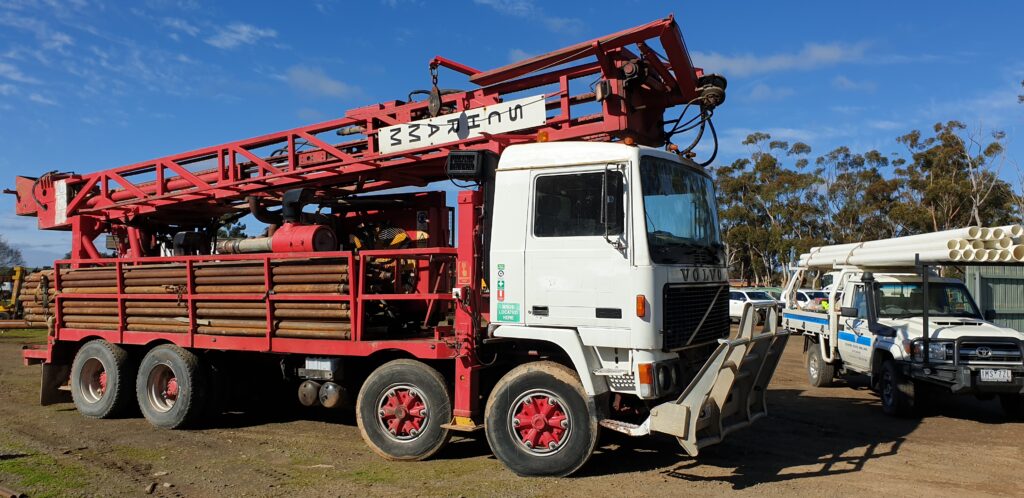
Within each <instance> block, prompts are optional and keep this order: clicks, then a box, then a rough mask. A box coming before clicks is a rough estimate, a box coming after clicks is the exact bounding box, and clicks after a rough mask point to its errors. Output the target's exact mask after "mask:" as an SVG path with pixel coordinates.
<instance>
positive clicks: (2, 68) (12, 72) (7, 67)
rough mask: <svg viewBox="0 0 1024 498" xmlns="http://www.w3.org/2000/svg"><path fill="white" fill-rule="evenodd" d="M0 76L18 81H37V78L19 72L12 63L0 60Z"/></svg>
mask: <svg viewBox="0 0 1024 498" xmlns="http://www.w3.org/2000/svg"><path fill="white" fill-rule="evenodd" d="M0 78H6V79H9V80H11V81H16V82H18V83H33V84H34V83H39V80H37V79H35V78H33V77H31V76H28V75H26V74H25V73H23V72H21V70H20V69H18V68H17V67H16V66H15V65H14V64H8V63H6V62H0Z"/></svg>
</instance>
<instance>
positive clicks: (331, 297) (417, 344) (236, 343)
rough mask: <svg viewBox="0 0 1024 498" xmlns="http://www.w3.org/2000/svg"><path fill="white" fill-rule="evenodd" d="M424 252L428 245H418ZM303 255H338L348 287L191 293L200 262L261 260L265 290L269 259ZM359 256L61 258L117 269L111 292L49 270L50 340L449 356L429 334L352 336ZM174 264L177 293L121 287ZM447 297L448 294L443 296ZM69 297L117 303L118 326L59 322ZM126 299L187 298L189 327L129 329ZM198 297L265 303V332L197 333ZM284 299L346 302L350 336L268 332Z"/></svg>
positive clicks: (61, 264)
mask: <svg viewBox="0 0 1024 498" xmlns="http://www.w3.org/2000/svg"><path fill="white" fill-rule="evenodd" d="M422 250H425V251H429V250H430V249H422ZM308 260H343V261H345V262H346V264H348V267H349V292H348V293H347V294H337V295H335V294H274V293H269V292H268V293H265V294H259V293H255V294H196V293H195V280H194V279H195V271H194V266H195V265H196V264H200V263H212V262H246V261H251V262H256V263H263V267H264V286H265V288H266V289H270V288H271V287H270V264H271V262H287V261H308ZM357 261H358V258H356V257H355V256H354V255H353V254H352V253H351V252H317V253H291V254H274V253H265V254H241V255H217V256H176V257H166V258H128V259H119V260H110V259H100V260H90V261H81V260H63V261H58V262H57V268H59V269H63V268H65V267H71V266H77V265H82V264H88V265H90V266H96V267H110V266H113V267H114V269H115V272H116V274H117V287H118V292H117V293H116V294H62V293H60V292H59V290H60V289H63V285H62V282H61V274H60V272H54V280H55V282H54V285H55V288H56V289H58V292H57V294H56V298H55V299H56V305H55V307H54V316H55V320H56V323H57V326H56V331H55V336H54V339H55V340H57V341H72V342H77V341H81V340H83V339H87V338H93V337H98V338H102V339H106V340H108V341H110V342H112V343H115V344H134V345H144V344H149V343H152V342H157V341H167V342H171V343H174V344H177V345H179V346H182V347H194V348H200V349H216V350H234V351H257V352H267V353H299V354H320V355H324V354H327V355H340V356H367V355H371V354H373V353H376V352H379V351H383V350H400V351H406V352H408V353H409V354H412V355H413V356H416V357H417V358H423V359H442V358H453V357H454V356H455V352H454V350H453V349H452V348H451V346H450V341H449V342H446V341H444V340H441V339H439V338H434V339H412V340H394V341H390V340H389V341H361V340H359V339H358V338H357V337H356V333H355V331H356V330H359V326H360V322H361V317H360V315H359V311H358V310H359V306H358V301H359V298H358V292H357V291H356V287H355V285H354V282H353V280H354V276H355V275H358V274H359V271H360V270H359V268H358V265H357ZM153 263H159V264H166V263H179V264H183V265H184V266H185V268H186V276H187V278H186V282H187V283H186V286H185V289H184V291H183V292H182V293H181V294H180V295H179V294H170V293H169V294H128V293H125V292H123V291H124V288H125V287H124V281H123V278H122V275H123V273H122V272H123V270H125V269H131V268H133V267H138V266H143V267H144V266H145V265H146V264H153ZM448 297H449V298H450V297H451V296H448ZM73 300H104V301H116V302H117V303H118V304H119V306H118V317H119V322H120V324H119V326H118V330H93V329H74V328H68V327H64V326H63V325H62V324H63V318H62V313H63V310H62V305H63V303H64V302H67V301H73ZM126 301H181V302H184V303H186V305H187V307H188V314H189V331H188V332H187V333H174V332H166V333H165V332H140V331H133V330H131V329H130V328H129V326H128V325H127V323H126V320H125V316H124V309H125V304H124V303H125V302H126ZM199 301H235V302H259V303H266V305H267V307H266V313H267V315H266V316H267V332H266V335H265V336H263V337H239V336H223V335H204V334H199V333H197V332H196V328H197V324H196V316H195V310H196V305H195V303H196V302H199ZM285 301H308V302H345V303H348V305H349V316H350V318H349V320H350V327H351V330H352V331H353V333H352V335H351V336H350V338H349V339H293V338H282V337H275V336H274V335H273V333H272V324H271V320H272V316H273V308H272V306H273V303H275V302H285Z"/></svg>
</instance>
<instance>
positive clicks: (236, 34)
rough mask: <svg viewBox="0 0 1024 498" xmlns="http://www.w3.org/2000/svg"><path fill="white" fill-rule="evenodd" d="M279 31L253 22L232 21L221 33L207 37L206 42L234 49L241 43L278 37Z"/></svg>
mask: <svg viewBox="0 0 1024 498" xmlns="http://www.w3.org/2000/svg"><path fill="white" fill-rule="evenodd" d="M276 37H277V31H274V30H273V29H270V28H258V27H256V26H253V25H251V24H245V23H232V24H229V25H228V26H227V28H224V29H222V30H221V31H220V32H219V33H217V34H215V35H213V36H211V37H209V38H207V39H206V43H209V44H210V45H213V46H214V47H217V48H222V49H232V48H237V47H239V46H241V45H252V44H255V43H257V42H259V41H260V40H261V39H263V38H276Z"/></svg>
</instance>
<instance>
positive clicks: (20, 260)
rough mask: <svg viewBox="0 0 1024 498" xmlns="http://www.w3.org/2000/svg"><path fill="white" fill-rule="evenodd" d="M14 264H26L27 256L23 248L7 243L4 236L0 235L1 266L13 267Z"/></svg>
mask: <svg viewBox="0 0 1024 498" xmlns="http://www.w3.org/2000/svg"><path fill="white" fill-rule="evenodd" d="M13 266H25V258H24V257H22V255H21V250H19V249H18V248H17V247H14V246H12V245H10V244H9V243H7V241H6V240H4V236H3V235H0V268H11V267H13Z"/></svg>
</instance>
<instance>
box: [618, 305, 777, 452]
mask: <svg viewBox="0 0 1024 498" xmlns="http://www.w3.org/2000/svg"><path fill="white" fill-rule="evenodd" d="M761 310H764V317H765V319H764V320H763V322H762V323H761V324H760V325H757V326H755V316H756V313H757V312H759V311H761ZM778 323H779V321H778V310H777V309H776V308H775V306H774V305H769V304H765V305H753V304H748V305H747V306H746V307H745V308H744V310H743V316H742V318H741V320H740V327H739V334H737V337H734V338H730V339H728V340H725V339H723V340H721V341H719V346H718V348H717V349H716V350H715V352H714V353H713V354H712V355H711V357H710V358H709V359H708V361H707V363H705V364H704V366H703V367H702V368H701V370H700V372H699V373H698V374H697V376H696V377H694V379H693V381H692V382H691V383H690V385H689V386H687V388H686V389H685V390H684V391H683V393H682V394H681V395H680V396H679V398H678V399H676V400H675V401H670V402H667V403H663V404H661V405H658V406H656V407H654V408H653V409H652V410H651V415H650V417H648V419H647V420H646V421H644V423H643V424H641V425H639V426H637V425H631V424H625V423H622V422H616V421H611V420H604V421H602V422H601V425H602V426H604V427H607V428H609V429H613V430H616V431H619V432H624V433H626V434H630V435H633V436H640V435H645V434H649V433H650V432H662V433H665V434H671V435H673V436H676V437H677V438H678V439H679V444H680V445H682V447H683V449H684V450H685V451H686V453H687V454H689V455H690V456H697V454H698V453H699V451H700V449H701V448H703V447H705V446H708V445H712V444H715V443H718V442H720V441H721V440H722V439H723V438H724V437H725V436H726V435H728V434H729V433H731V432H733V431H736V430H738V429H742V428H744V427H747V426H749V425H750V424H752V423H753V422H754V421H755V420H757V419H759V418H761V417H763V416H765V415H766V414H767V413H768V406H767V404H766V401H765V391H766V390H767V387H768V383H769V382H771V380H772V376H773V375H774V374H775V368H776V367H777V366H778V364H779V358H780V357H781V356H782V351H783V349H784V348H785V347H786V341H787V339H788V338H789V335H788V333H786V332H785V331H782V332H779V326H778Z"/></svg>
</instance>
